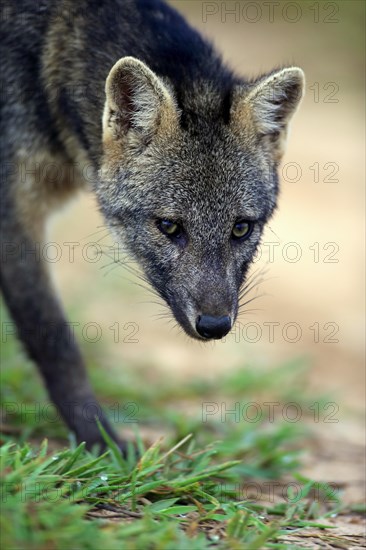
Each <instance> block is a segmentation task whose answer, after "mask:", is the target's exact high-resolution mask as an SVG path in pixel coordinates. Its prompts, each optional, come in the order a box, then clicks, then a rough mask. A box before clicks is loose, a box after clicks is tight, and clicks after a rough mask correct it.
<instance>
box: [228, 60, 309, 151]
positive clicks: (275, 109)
mask: <svg viewBox="0 0 366 550" xmlns="http://www.w3.org/2000/svg"><path fill="white" fill-rule="evenodd" d="M304 87H305V76H304V73H303V71H302V70H301V69H299V68H298V67H288V68H285V69H280V70H279V71H276V72H274V73H272V74H270V75H265V76H263V77H261V78H259V79H258V80H256V81H255V82H254V83H253V84H252V85H251V86H250V87H249V90H248V88H245V89H244V90H242V89H241V88H240V87H239V89H237V90H236V94H235V96H234V101H233V105H232V112H231V117H232V121H233V124H234V127H235V128H236V129H237V130H238V131H239V133H240V132H243V131H245V130H246V129H247V128H248V127H250V128H252V129H253V131H254V132H255V134H256V135H257V136H259V137H262V136H263V137H265V138H266V141H267V143H268V146H269V147H270V149H271V152H272V155H273V157H274V158H275V160H276V161H279V160H280V159H281V157H282V155H283V153H284V149H285V143H286V137H287V133H288V125H289V122H290V120H291V118H292V115H293V114H294V113H295V111H296V109H297V107H298V105H299V103H300V101H301V98H302V96H303V93H304Z"/></svg>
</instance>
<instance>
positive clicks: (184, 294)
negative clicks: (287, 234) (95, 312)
mask: <svg viewBox="0 0 366 550" xmlns="http://www.w3.org/2000/svg"><path fill="white" fill-rule="evenodd" d="M216 82H217V75H216ZM302 85H303V75H302V71H301V70H300V69H297V68H289V69H282V70H280V71H278V72H275V73H274V74H273V75H270V76H266V77H263V78H262V79H259V80H258V81H256V82H254V83H252V84H238V83H233V87H232V89H231V90H230V91H229V95H228V93H226V94H225V95H223V94H222V90H218V89H217V87H215V86H214V85H212V83H211V82H210V81H202V80H200V81H198V82H197V83H195V84H194V85H193V86H192V88H191V89H190V90H189V93H187V92H185V93H184V94H179V92H178V93H177V92H176V90H175V89H174V87H173V85H172V84H171V83H170V82H169V80H168V79H167V78H165V79H161V78H159V77H158V76H157V75H156V74H155V73H153V72H152V71H151V70H150V69H149V68H148V67H147V66H146V65H145V64H144V63H142V62H141V61H139V60H136V59H134V58H130V57H127V58H123V59H121V60H120V61H118V62H117V63H116V65H115V66H114V67H113V69H112V70H111V72H110V75H109V77H108V79H107V84H106V97H107V99H106V105H105V111H104V134H103V136H104V138H103V142H104V156H103V163H102V169H101V171H100V178H99V179H100V181H99V183H98V185H97V188H96V191H97V194H98V197H99V201H100V204H101V207H102V211H103V214H104V216H105V218H106V220H107V222H110V224H111V226H112V227H113V232H114V234H115V235H116V237H117V238H118V239H119V241H122V242H123V244H124V246H125V247H126V248H127V249H128V251H129V252H130V253H131V254H132V255H133V256H134V257H135V258H136V259H137V260H138V262H139V263H140V265H141V266H142V268H143V269H144V271H145V273H146V275H147V277H148V279H149V281H150V282H151V284H152V285H153V287H154V288H155V289H156V290H157V291H158V293H159V294H160V295H161V296H162V297H163V298H164V299H165V301H166V302H167V303H168V304H169V306H170V308H171V310H172V312H173V314H174V316H175V318H176V319H177V321H178V322H179V323H180V324H181V326H182V327H183V328H184V330H185V331H186V332H187V333H188V334H189V335H190V336H193V337H196V338H202V337H201V336H200V335H199V334H198V332H197V330H196V321H197V318H198V317H199V316H202V315H203V316H207V315H208V316H211V317H216V318H220V317H223V316H228V317H230V320H231V324H232V323H233V322H234V320H235V318H236V315H237V312H238V296H239V291H240V287H241V285H242V283H243V280H244V277H245V274H246V272H247V270H248V267H249V265H250V263H251V261H252V259H253V255H254V253H255V251H256V248H257V246H258V244H259V241H260V237H261V233H262V229H263V226H264V224H265V223H266V221H267V220H268V219H269V217H270V216H271V214H272V212H273V210H274V208H275V206H276V198H277V191H278V178H277V171H276V168H277V164H278V161H279V159H280V157H281V155H282V151H283V146H284V140H285V136H286V130H287V124H288V120H289V118H290V117H291V115H292V113H293V111H294V110H295V108H296V106H297V104H298V101H299V99H300V98H301V93H302ZM177 97H180V101H179V105H178V99H177ZM182 97H184V101H182ZM159 220H171V221H173V222H175V223H178V224H179V226H180V228H181V232H180V235H179V238H175V239H174V238H173V239H172V238H170V237H169V236H167V235H165V234H163V233H162V232H161V230H160V228H159ZM240 220H245V221H248V222H251V224H252V231H251V234H250V236H249V238H248V239H246V240H238V239H235V238H233V236H232V230H233V227H234V225H235V223H236V222H238V221H240Z"/></svg>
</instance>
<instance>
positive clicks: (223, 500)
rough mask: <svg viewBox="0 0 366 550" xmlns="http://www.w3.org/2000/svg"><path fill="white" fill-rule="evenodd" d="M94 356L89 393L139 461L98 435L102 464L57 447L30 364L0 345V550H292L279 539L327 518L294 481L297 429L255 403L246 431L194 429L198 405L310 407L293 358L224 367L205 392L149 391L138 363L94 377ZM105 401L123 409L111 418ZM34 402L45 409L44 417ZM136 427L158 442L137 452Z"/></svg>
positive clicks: (325, 507)
mask: <svg viewBox="0 0 366 550" xmlns="http://www.w3.org/2000/svg"><path fill="white" fill-rule="evenodd" d="M86 351H87V350H86ZM99 354H100V355H99V357H97V358H96V359H95V358H94V359H93V361H92V360H90V361H89V363H90V371H91V375H92V378H93V383H94V386H95V387H96V388H97V389H98V395H100V397H101V399H102V402H103V404H104V406H105V410H106V412H107V413H109V416H111V419H112V420H119V424H120V427H121V429H122V428H123V426H126V427H127V428H129V432H131V431H132V433H134V438H135V441H137V445H138V448H139V452H140V459H139V460H137V459H136V458H135V455H134V452H133V449H132V445H131V446H130V452H129V454H128V457H127V458H126V459H123V458H122V457H121V455H120V454H119V452H118V451H117V449H116V448H115V446H114V444H113V442H112V441H110V440H109V439H108V436H107V435H106V434H104V437H105V439H106V443H107V447H108V451H107V452H106V453H104V454H103V455H102V456H98V455H97V454H96V453H89V452H87V451H86V450H85V449H84V446H83V445H80V446H78V447H76V445H75V443H74V442H73V440H72V438H71V439H70V441H69V445H68V446H67V447H66V448H62V446H63V445H64V442H65V440H66V438H67V436H68V434H67V431H66V429H65V427H64V426H63V424H62V423H61V422H59V421H55V422H49V421H47V418H51V417H52V408H50V407H49V404H48V400H47V396H46V394H45V392H44V390H43V389H42V386H41V384H40V381H39V379H38V377H37V376H36V375H35V370H34V367H33V366H32V365H30V364H29V362H27V361H26V360H25V359H24V356H23V355H22V353H21V352H20V351H19V348H18V345H17V343H16V342H15V341H14V340H9V341H8V342H6V343H5V345H3V346H2V363H3V368H2V402H3V403H4V404H5V408H6V409H7V411H8V415H7V416H6V418H5V430H4V435H3V436H2V441H3V446H2V448H1V491H2V516H1V530H2V538H1V542H2V546H3V547H4V548H7V549H10V548H17V549H37V550H39V549H41V550H42V549H47V550H48V549H59V548H60V549H61V548H72V549H76V548H80V549H84V548H85V549H88V548H90V549H95V550H96V549H98V550H99V549H100V548H102V549H105V550H109V549H114V548H126V549H127V550H129V549H140V548H141V549H145V548H147V549H151V550H154V549H188V548H193V549H197V550H199V549H206V548H218V549H225V548H233V549H236V548H240V549H250V550H254V549H256V548H258V549H261V548H293V549H295V548H297V547H296V546H295V545H289V544H288V543H284V542H281V535H284V534H286V535H288V534H289V532H291V531H297V530H301V529H302V528H304V527H306V526H317V527H321V528H323V527H324V528H325V527H326V525H327V523H326V516H327V515H328V514H330V513H334V512H335V511H337V510H338V509H339V507H340V503H339V499H338V497H337V495H334V494H333V493H332V491H331V489H330V488H329V487H327V486H326V485H325V484H319V483H315V482H313V481H312V480H308V479H304V478H303V477H301V476H300V475H299V473H298V472H299V468H300V465H301V454H300V453H299V449H300V448H301V446H302V445H303V440H304V437H307V430H306V429H305V428H304V426H303V425H302V424H301V423H299V422H296V423H290V422H286V421H284V419H283V418H276V419H275V421H273V422H272V421H270V417H269V415H268V414H267V409H265V408H263V407H262V410H261V414H260V415H259V416H258V418H257V419H256V421H255V422H249V421H245V420H243V418H242V417H240V418H239V419H238V418H235V417H234V416H233V415H228V416H227V417H226V418H224V421H222V419H221V416H220V414H212V415H210V416H208V417H207V419H206V420H207V421H203V417H202V408H203V406H204V405H203V403H210V404H211V406H213V407H215V406H216V405H220V406H221V403H225V406H226V408H227V410H230V409H232V408H233V407H235V403H240V404H241V405H242V404H246V403H264V402H266V400H267V401H268V400H269V401H272V402H279V403H287V402H289V401H292V402H294V401H295V402H296V403H298V404H299V405H300V406H301V408H302V410H304V411H308V412H309V411H311V407H312V404H313V401H314V398H312V399H310V397H309V396H308V395H306V391H305V390H304V369H305V367H304V364H303V363H302V362H293V363H291V364H288V365H283V366H280V367H278V368H277V369H272V370H268V371H266V370H256V369H254V368H249V367H246V368H238V369H237V370H236V371H235V372H231V373H227V374H225V376H224V377H222V378H221V379H220V385H219V387H218V385H217V384H214V383H209V382H207V381H206V380H204V379H195V380H191V381H187V382H185V383H179V384H177V383H176V381H175V380H174V377H173V376H172V377H171V378H169V377H167V376H166V374H165V375H164V377H163V378H159V374H158V373H155V376H156V379H157V380H156V381H155V382H154V380H153V379H151V376H152V373H151V368H149V365H148V364H146V365H139V366H138V368H136V365H131V366H129V367H127V366H124V367H123V368H121V367H119V369H118V371H117V370H114V369H109V370H108V369H107V370H106V369H104V370H103V371H102V370H101V369H98V367H97V363H98V362H101V359H102V356H103V350H100V352H99ZM141 380H144V381H145V383H144V384H142V383H141ZM323 399H324V400H325V398H323ZM317 401H318V402H319V403H321V402H322V400H321V399H320V398H319V399H317ZM116 403H122V404H126V403H129V404H130V405H128V406H127V408H126V407H125V408H124V407H123V405H122V406H121V407H120V408H119V415H118V417H119V418H118V419H116V418H115V416H116ZM34 406H38V407H39V410H40V411H42V410H44V409H42V407H43V406H47V411H48V412H47V414H48V416H47V417H45V415H42V414H40V415H39V414H38V415H37V414H36V413H35V412H34V411H37V409H34ZM32 411H33V412H32ZM131 411H132V420H133V422H127V420H128V419H130V420H131V418H128V417H129V416H130V417H131ZM117 425H118V424H117ZM144 430H145V431H146V430H147V431H149V430H150V431H152V432H153V433H161V434H165V438H164V439H159V440H158V441H156V442H155V443H154V444H153V445H150V446H149V445H147V444H146V442H145V441H144V440H143V439H144V438H142V436H141V435H140V431H141V432H143V431H144ZM45 437H48V439H49V445H47V441H46V440H43V442H42V439H43V438H45ZM145 440H146V438H145ZM30 441H31V443H30ZM281 483H282V485H281ZM273 488H275V490H274V492H273V491H272V490H273ZM276 488H277V489H276ZM269 489H271V493H269ZM295 489H296V490H295ZM253 490H254V493H255V494H254V496H252V494H251V491H253ZM286 491H287V493H286ZM314 493H316V495H317V497H316V498H314ZM269 495H270V496H271V498H268V497H269ZM274 495H275V496H276V498H275V496H274ZM279 496H282V498H277V497H279ZM260 497H261V498H260ZM321 518H325V519H321Z"/></svg>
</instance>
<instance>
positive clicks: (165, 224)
mask: <svg viewBox="0 0 366 550" xmlns="http://www.w3.org/2000/svg"><path fill="white" fill-rule="evenodd" d="M158 228H159V229H160V231H161V232H162V233H164V235H166V236H167V237H179V236H180V235H181V233H182V227H181V226H180V225H179V223H176V222H173V221H171V220H158Z"/></svg>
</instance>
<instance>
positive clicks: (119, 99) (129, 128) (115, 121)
mask: <svg viewBox="0 0 366 550" xmlns="http://www.w3.org/2000/svg"><path fill="white" fill-rule="evenodd" d="M105 91H106V103H105V107H104V114H103V141H104V143H106V142H109V141H110V140H113V141H114V142H123V144H126V140H127V143H129V144H130V145H134V146H136V147H141V146H142V145H143V146H146V145H147V144H148V143H149V142H150V141H151V139H152V138H153V137H154V135H155V134H157V133H158V132H164V131H165V132H168V131H169V129H171V128H172V127H173V126H174V125H175V124H176V123H177V121H178V111H177V108H176V105H175V101H174V97H173V95H172V93H171V92H170V90H169V89H168V87H167V86H166V85H165V84H164V83H163V81H162V80H161V79H160V78H159V77H158V76H157V75H156V74H155V73H154V72H153V71H151V70H150V69H149V68H148V67H147V66H146V65H145V64H144V63H143V62H142V61H139V60H138V59H135V58H134V57H123V58H122V59H120V60H119V61H117V63H116V64H115V65H114V66H113V67H112V69H111V71H110V73H109V75H108V78H107V80H106V86H105Z"/></svg>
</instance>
